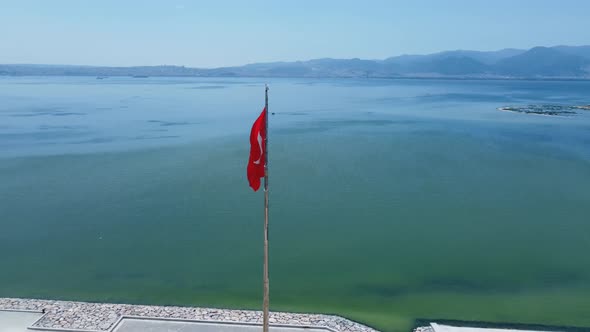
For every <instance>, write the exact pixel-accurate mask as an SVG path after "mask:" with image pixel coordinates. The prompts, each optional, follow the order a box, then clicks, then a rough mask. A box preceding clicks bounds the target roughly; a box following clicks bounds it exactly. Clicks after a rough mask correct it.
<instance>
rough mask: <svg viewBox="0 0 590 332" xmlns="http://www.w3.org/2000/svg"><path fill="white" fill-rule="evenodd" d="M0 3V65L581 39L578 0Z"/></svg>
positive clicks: (496, 46) (427, 49)
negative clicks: (1, 39) (1, 37)
mask: <svg viewBox="0 0 590 332" xmlns="http://www.w3.org/2000/svg"><path fill="white" fill-rule="evenodd" d="M0 3H1V4H2V8H3V10H2V12H0V29H2V30H3V31H12V33H11V34H7V35H6V36H5V40H4V44H3V45H2V46H1V51H2V52H0V63H4V64H49V65H54V64H55V65H59V64H65V65H90V66H116V67H126V66H155V65H175V66H187V67H195V68H217V67H228V66H240V65H244V64H249V63H260V62H280V61H299V60H308V59H317V58H326V57H329V58H339V59H351V58H361V59H384V58H387V57H391V56H398V55H404V54H430V53H437V52H441V51H447V50H476V51H495V50H500V49H504V48H518V49H529V48H531V47H535V46H553V45H572V46H573V45H587V44H590V38H589V37H588V36H587V34H586V33H585V32H586V31H588V29H589V28H590V23H589V22H588V21H587V20H586V17H585V13H587V12H588V11H589V10H590V3H588V2H585V1H579V0H570V1H562V2H557V1H529V0H527V1H520V2H518V3H512V2H510V1H504V0H502V1H496V2H494V3H493V5H492V4H487V3H473V2H470V1H466V0H454V1H448V2H445V3H439V2H436V1H433V0H422V1H417V2H412V3H403V2H397V1H396V2H394V1H384V0H373V1H369V2H365V3H363V4H360V3H356V2H354V1H344V2H343V1H325V2H321V3H314V2H311V1H303V2H281V3H276V2H267V1H263V0H256V1H251V2H249V3H244V2H239V1H221V2H216V3H198V4H197V3H195V2H188V1H184V0H178V1H174V2H166V1H159V0H151V1H141V2H140V1H127V2H124V3H120V2H117V1H114V0H108V1H101V2H92V3H86V2H84V3H82V2H77V1H71V0H58V1H52V2H44V1H38V0H24V1H14V0H0ZM553 22H559V24H554V23H553Z"/></svg>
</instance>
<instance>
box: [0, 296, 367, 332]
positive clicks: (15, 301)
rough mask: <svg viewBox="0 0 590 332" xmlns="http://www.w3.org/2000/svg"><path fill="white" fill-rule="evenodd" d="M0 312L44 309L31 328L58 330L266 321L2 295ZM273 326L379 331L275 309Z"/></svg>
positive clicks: (227, 313) (194, 310) (246, 313)
mask: <svg viewBox="0 0 590 332" xmlns="http://www.w3.org/2000/svg"><path fill="white" fill-rule="evenodd" d="M0 311H25V312H43V313H44V315H43V316H42V317H41V318H40V319H38V320H37V321H36V322H35V323H33V324H32V325H31V326H30V327H29V329H37V330H39V329H40V330H54V331H99V332H101V331H112V330H114V329H115V328H116V327H117V326H118V325H119V324H120V323H121V321H123V320H124V319H144V320H162V321H183V322H195V323H197V322H200V323H203V322H209V323H220V324H244V325H259V324H262V312H261V311H253V310H231V309H218V308H202V307H178V306H152V305H132V304H112V303H90V302H74V301H53V300H40V299H21V298H0ZM270 324H271V326H281V327H297V328H305V329H308V328H319V329H325V330H326V331H333V332H378V331H377V330H375V329H373V328H370V327H368V326H365V325H362V324H360V323H357V322H353V321H351V320H348V319H346V318H343V317H339V316H334V315H324V314H300V313H288V312H271V313H270Z"/></svg>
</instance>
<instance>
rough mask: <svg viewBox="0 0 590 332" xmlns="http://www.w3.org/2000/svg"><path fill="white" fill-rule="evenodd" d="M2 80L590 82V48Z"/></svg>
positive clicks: (56, 70)
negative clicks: (159, 78)
mask: <svg viewBox="0 0 590 332" xmlns="http://www.w3.org/2000/svg"><path fill="white" fill-rule="evenodd" d="M0 75H14V76H26V75H38V76H57V75H59V76H142V77H143V76H189V77H215V76H217V77H375V78H395V77H408V78H412V77H433V78H436V77H443V78H444V77H448V78H480V79H485V78H505V79H511V78H575V79H590V46H554V47H534V48H532V49H530V50H519V49H503V50H499V51H490V52H482V51H468V50H456V51H445V52H440V53H434V54H427V55H402V56H396V57H391V58H387V59H384V60H363V59H330V58H324V59H314V60H308V61H295V62H271V63H254V64H249V65H245V66H237V67H223V68H213V69H202V68H188V67H184V66H143V67H95V66H58V65H11V64H7V65H0Z"/></svg>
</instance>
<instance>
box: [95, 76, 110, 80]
mask: <svg viewBox="0 0 590 332" xmlns="http://www.w3.org/2000/svg"><path fill="white" fill-rule="evenodd" d="M105 78H108V77H107V76H96V79H97V80H104V79H105Z"/></svg>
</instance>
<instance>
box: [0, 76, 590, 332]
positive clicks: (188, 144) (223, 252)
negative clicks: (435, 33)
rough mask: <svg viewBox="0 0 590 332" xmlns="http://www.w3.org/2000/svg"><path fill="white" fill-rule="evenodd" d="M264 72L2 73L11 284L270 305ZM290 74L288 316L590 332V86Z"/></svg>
mask: <svg viewBox="0 0 590 332" xmlns="http://www.w3.org/2000/svg"><path fill="white" fill-rule="evenodd" d="M264 83H265V82H264V81H263V80H261V79H225V78H224V79H175V78H174V79H173V78H167V79H165V78H148V79H133V78H108V79H105V80H95V79H94V78H6V77H4V78H0V100H2V103H1V104H0V184H1V185H0V202H1V203H0V266H1V268H2V270H1V272H2V273H0V296H10V297H42V298H59V299H72V300H89V301H114V302H126V303H151V304H177V305H202V306H219V307H234V308H254V309H257V308H259V307H260V304H261V294H262V287H261V286H262V283H261V280H262V279H261V274H262V266H261V262H262V212H263V210H262V204H263V201H262V194H261V193H260V192H258V193H253V192H252V191H251V189H250V188H249V187H248V185H247V180H246V177H245V165H246V161H247V158H248V149H249V147H248V131H249V129H250V126H251V123H252V121H253V120H254V119H255V118H256V116H257V115H258V113H259V112H260V110H261V108H262V106H263V102H264V99H263V98H264V88H263V86H264ZM268 83H269V85H270V110H271V112H275V113H276V114H275V115H273V116H271V118H270V138H269V139H270V144H269V146H270V153H269V158H270V176H271V182H270V188H271V221H270V222H271V231H270V241H271V307H272V308H273V309H274V310H290V311H303V312H308V311H313V312H326V313H336V314H340V315H344V316H346V317H349V318H352V319H355V320H359V321H362V322H363V323H366V324H369V325H371V326H375V327H377V328H379V329H382V330H385V331H403V330H405V329H407V328H409V326H410V325H411V324H412V321H413V319H415V318H447V319H467V320H484V321H499V322H522V323H543V324H560V325H575V326H590V314H589V312H590V256H589V255H588V252H590V223H589V220H590V218H589V217H588V216H589V215H590V204H588V202H590V189H589V188H590V112H588V111H580V114H578V115H576V116H571V117H550V116H538V115H527V114H517V113H511V112H500V111H497V110H496V108H497V107H501V106H506V105H525V104H540V103H554V104H560V105H561V104H564V105H570V104H571V105H578V104H589V103H590V99H589V98H590V97H588V92H589V91H590V82H573V81H563V82H557V81H554V82H541V81H452V80H451V81H449V80H305V79H271V80H269V81H268Z"/></svg>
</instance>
